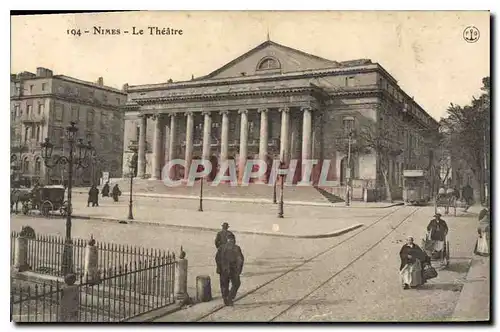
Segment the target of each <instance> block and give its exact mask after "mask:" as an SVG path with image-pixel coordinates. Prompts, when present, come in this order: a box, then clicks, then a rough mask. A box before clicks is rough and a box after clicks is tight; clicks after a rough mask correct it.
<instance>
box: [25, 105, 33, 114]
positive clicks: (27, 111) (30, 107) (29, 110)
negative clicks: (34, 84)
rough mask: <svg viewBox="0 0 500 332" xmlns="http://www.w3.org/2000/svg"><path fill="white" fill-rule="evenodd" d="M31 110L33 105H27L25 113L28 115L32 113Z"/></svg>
mask: <svg viewBox="0 0 500 332" xmlns="http://www.w3.org/2000/svg"><path fill="white" fill-rule="evenodd" d="M32 111H33V105H28V109H27V110H26V115H28V116H29V115H30V114H32Z"/></svg>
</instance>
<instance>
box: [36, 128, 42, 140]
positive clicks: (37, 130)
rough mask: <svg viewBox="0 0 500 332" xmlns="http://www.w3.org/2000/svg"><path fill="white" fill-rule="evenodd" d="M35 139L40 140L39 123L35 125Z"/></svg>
mask: <svg viewBox="0 0 500 332" xmlns="http://www.w3.org/2000/svg"><path fill="white" fill-rule="evenodd" d="M36 141H37V142H40V141H41V140H40V125H38V126H36Z"/></svg>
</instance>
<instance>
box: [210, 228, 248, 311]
mask: <svg viewBox="0 0 500 332" xmlns="http://www.w3.org/2000/svg"><path fill="white" fill-rule="evenodd" d="M215 262H216V264H217V273H218V274H219V278H220V289H221V293H222V299H223V300H224V304H225V305H228V306H232V305H233V300H234V299H235V297H236V293H237V292H238V288H239V287H240V285H241V281H240V275H241V272H242V270H243V264H244V262H245V258H244V257H243V253H242V252H241V248H240V247H239V246H237V245H236V239H235V238H234V235H233V234H230V235H228V236H227V243H226V244H223V245H221V246H220V247H219V249H218V250H217V254H216V255H215ZM229 283H231V289H229Z"/></svg>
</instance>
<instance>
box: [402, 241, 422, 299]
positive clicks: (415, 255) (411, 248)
mask: <svg viewBox="0 0 500 332" xmlns="http://www.w3.org/2000/svg"><path fill="white" fill-rule="evenodd" d="M399 257H400V258H401V266H400V267H399V274H400V276H401V281H402V283H403V288H404V289H409V288H410V287H417V286H420V285H423V284H424V283H425V279H424V277H423V267H422V265H423V264H424V263H429V262H430V258H429V257H428V256H427V254H426V253H425V252H424V251H423V250H422V249H420V247H419V246H417V245H416V244H415V243H413V237H411V236H409V237H408V238H407V240H406V244H405V245H403V247H402V248H401V250H400V251H399Z"/></svg>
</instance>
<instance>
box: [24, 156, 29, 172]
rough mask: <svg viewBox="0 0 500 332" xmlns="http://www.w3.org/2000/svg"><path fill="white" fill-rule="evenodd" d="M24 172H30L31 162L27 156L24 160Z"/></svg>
mask: <svg viewBox="0 0 500 332" xmlns="http://www.w3.org/2000/svg"><path fill="white" fill-rule="evenodd" d="M22 168H23V173H29V170H30V162H29V161H28V157H25V158H24V160H23V167H22Z"/></svg>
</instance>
